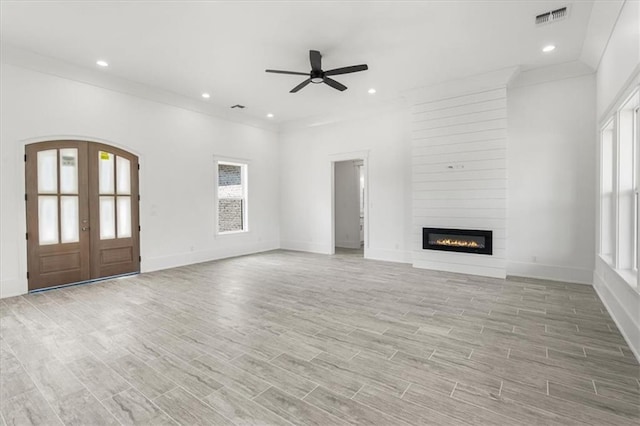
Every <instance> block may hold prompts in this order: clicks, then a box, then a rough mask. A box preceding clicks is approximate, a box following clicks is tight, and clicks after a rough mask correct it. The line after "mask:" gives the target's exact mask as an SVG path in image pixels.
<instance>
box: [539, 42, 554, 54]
mask: <svg viewBox="0 0 640 426" xmlns="http://www.w3.org/2000/svg"><path fill="white" fill-rule="evenodd" d="M555 48H556V47H555V46H554V45H553V44H550V45H548V46H545V47H543V48H542V51H543V52H544V53H549V52H551V51H553V50H555Z"/></svg>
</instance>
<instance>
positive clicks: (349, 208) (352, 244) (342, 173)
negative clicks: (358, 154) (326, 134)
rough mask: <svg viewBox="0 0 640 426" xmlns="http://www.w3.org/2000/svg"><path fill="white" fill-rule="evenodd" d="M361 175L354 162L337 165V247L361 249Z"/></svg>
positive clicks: (339, 162) (343, 162)
mask: <svg viewBox="0 0 640 426" xmlns="http://www.w3.org/2000/svg"><path fill="white" fill-rule="evenodd" d="M359 193H360V173H359V169H358V167H357V166H356V163H355V162H354V161H338V162H336V163H335V204H334V208H335V235H336V236H335V246H336V247H343V248H350V249H357V248H360V196H359Z"/></svg>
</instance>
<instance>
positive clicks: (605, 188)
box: [600, 120, 615, 263]
mask: <svg viewBox="0 0 640 426" xmlns="http://www.w3.org/2000/svg"><path fill="white" fill-rule="evenodd" d="M600 137H601V150H600V254H601V255H602V257H604V258H605V259H606V260H607V261H608V262H609V263H612V262H613V247H614V245H615V227H614V225H615V222H614V217H615V200H614V198H615V197H614V196H613V172H614V170H613V140H614V137H613V120H611V121H610V122H609V124H607V125H606V126H605V128H604V129H603V130H602V133H601V135H600Z"/></svg>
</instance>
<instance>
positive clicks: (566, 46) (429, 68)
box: [0, 0, 593, 123]
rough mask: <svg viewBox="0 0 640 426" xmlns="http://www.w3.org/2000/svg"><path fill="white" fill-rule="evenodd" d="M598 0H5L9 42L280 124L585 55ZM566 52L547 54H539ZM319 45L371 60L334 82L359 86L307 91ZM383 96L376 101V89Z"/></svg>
mask: <svg viewBox="0 0 640 426" xmlns="http://www.w3.org/2000/svg"><path fill="white" fill-rule="evenodd" d="M567 5H568V6H570V15H569V17H568V18H567V19H565V20H563V21H559V22H556V23H553V24H550V25H546V26H541V27H536V26H535V25H534V17H535V16H536V15H537V14H539V13H542V12H545V11H549V10H552V9H556V8H559V7H562V6H567ZM592 7H593V2H591V1H555V0H550V1H513V0H512V1H507V0H505V1H496V0H494V1H483V0H476V1H422V2H419V1H407V2H403V1H386V2H371V1H370V2H365V1H361V2H345V1H342V2H337V1H295V2H293V1H291V2H286V1H277V2H276V1H273V2H271V1H250V2H247V1H236V2H188V1H181V2H178V1H171V2H169V1H156V2H148V1H144V2H142V1H140V2H104V1H103V2H94V1H86V2H61V1H39V2H27V1H15V2H14V1H5V0H3V1H2V3H1V8H2V9H1V33H0V35H1V38H2V43H3V44H6V45H8V46H15V47H19V48H21V49H25V50H28V51H31V52H34V53H38V54H41V55H46V56H49V57H53V58H57V59H60V60H63V61H67V62H70V63H73V64H75V65H79V66H83V67H89V68H96V66H95V61H96V60H97V59H105V60H107V61H108V62H109V64H110V66H109V67H108V68H107V69H104V70H101V72H104V73H109V74H111V75H115V76H118V77H121V78H125V79H128V80H132V81H135V82H140V83H145V84H147V85H149V86H153V87H157V88H161V89H164V90H168V91H172V92H175V93H178V94H181V95H184V96H188V97H191V98H193V99H201V98H200V94H201V93H202V92H209V93H211V99H209V100H208V101H204V100H201V101H202V102H209V103H212V104H215V105H218V106H220V107H225V108H228V107H229V106H231V105H233V104H236V103H240V104H243V105H246V106H247V108H246V109H245V110H243V111H242V112H239V114H246V115H248V116H253V117H259V118H261V119H265V120H266V118H265V115H266V113H267V112H271V113H273V114H275V118H274V119H273V120H274V121H276V122H279V123H282V122H285V121H291V120H298V119H302V118H308V117H313V116H322V115H323V114H326V113H328V112H334V111H340V110H345V111H346V110H347V109H357V108H364V107H369V106H371V105H372V104H373V105H379V104H382V103H385V102H387V101H390V100H393V99H396V98H398V96H400V94H401V93H402V92H404V91H406V90H409V89H412V88H417V87H424V86H428V85H432V84H436V83H439V82H443V81H447V80H452V79H456V78H461V77H464V76H468V75H474V74H478V73H482V72H486V71H492V70H496V69H500V68H505V67H511V66H521V67H522V69H531V68H536V67H542V66H547V65H552V64H559V63H564V62H569V61H575V60H578V59H579V58H580V56H581V53H582V51H583V42H584V40H585V34H586V32H587V25H588V23H589V19H590V13H591V10H592ZM547 44H555V45H556V46H557V49H556V50H555V51H554V52H552V53H550V54H543V53H542V52H541V48H542V47H543V46H545V45H547ZM310 49H315V50H320V51H321V52H322V54H323V68H324V69H325V70H327V69H331V68H337V67H342V66H347V65H355V64H361V63H366V64H368V65H369V71H365V72H361V73H355V74H349V75H343V76H336V78H335V79H336V80H338V81H340V82H342V83H343V84H345V85H346V86H348V87H349V89H348V90H347V91H345V92H342V93H341V92H338V91H336V90H334V89H331V88H330V87H329V86H326V85H309V86H307V87H306V88H305V89H303V90H302V91H300V92H299V93H297V94H290V93H289V90H290V89H291V88H293V87H294V86H296V85H297V84H298V83H299V82H301V81H302V80H304V77H303V76H289V75H277V74H267V73H265V72H264V70H265V69H266V68H274V69H284V70H295V71H301V72H307V71H308V70H309V60H308V51H309V50H310ZM371 87H375V88H376V89H377V94H375V95H369V94H368V93H367V90H368V89H369V88H371Z"/></svg>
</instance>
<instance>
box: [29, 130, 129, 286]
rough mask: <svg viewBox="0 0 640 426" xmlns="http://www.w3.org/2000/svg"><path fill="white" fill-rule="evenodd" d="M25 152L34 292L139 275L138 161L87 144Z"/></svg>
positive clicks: (55, 144) (57, 145)
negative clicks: (101, 279) (108, 278)
mask: <svg viewBox="0 0 640 426" xmlns="http://www.w3.org/2000/svg"><path fill="white" fill-rule="evenodd" d="M25 151H26V156H25V161H26V168H25V170H26V207H27V254H28V256H27V262H28V271H29V272H28V281H29V290H38V289H42V288H46V287H52V286H58V285H63V284H69V283H76V282H82V281H87V280H93V279H97V278H104V277H109V276H113V275H121V274H126V273H132V272H138V271H139V270H140V260H139V259H140V257H139V255H140V248H139V247H140V244H139V232H138V231H139V227H138V223H139V219H138V158H137V157H136V156H135V155H133V154H130V153H128V152H126V151H123V150H120V149H118V148H114V147H111V146H108V145H103V144H98V143H93V142H83V141H51V142H41V143H35V144H30V145H27V146H26V150H25Z"/></svg>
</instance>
